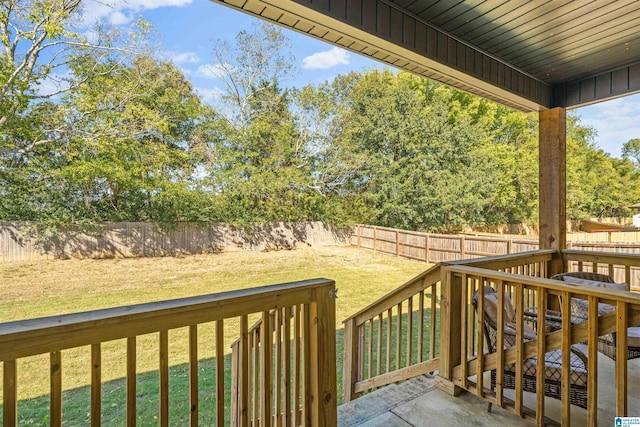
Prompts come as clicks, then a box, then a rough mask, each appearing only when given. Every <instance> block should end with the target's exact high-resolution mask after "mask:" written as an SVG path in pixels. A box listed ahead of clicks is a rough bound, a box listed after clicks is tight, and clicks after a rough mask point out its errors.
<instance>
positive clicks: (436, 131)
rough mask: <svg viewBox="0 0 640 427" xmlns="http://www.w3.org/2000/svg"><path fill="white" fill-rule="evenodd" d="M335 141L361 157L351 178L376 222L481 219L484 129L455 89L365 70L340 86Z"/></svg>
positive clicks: (434, 224)
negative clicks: (343, 92)
mask: <svg viewBox="0 0 640 427" xmlns="http://www.w3.org/2000/svg"><path fill="white" fill-rule="evenodd" d="M347 91H348V96H347V97H345V98H344V99H345V100H346V102H347V103H348V106H347V107H344V108H343V109H341V110H340V111H342V113H341V115H342V117H341V123H340V128H341V133H342V136H341V138H344V141H350V144H351V147H350V148H351V150H353V151H354V152H356V153H358V154H359V155H362V156H363V157H364V158H366V159H367V163H366V164H364V165H362V167H361V168H360V169H359V170H358V173H357V176H355V177H354V178H353V179H352V184H351V185H352V191H353V192H354V193H355V194H360V195H361V197H363V198H364V200H365V201H366V203H367V204H369V205H370V206H371V207H372V208H373V209H374V210H375V212H376V217H377V218H376V221H377V223H379V224H381V225H386V226H393V227H401V228H409V229H417V230H429V231H446V230H449V229H452V228H455V227H457V226H462V225H466V224H474V223H477V222H480V221H481V213H482V211H483V209H484V205H485V200H486V196H487V195H488V194H490V193H491V191H492V187H493V184H492V182H491V180H488V179H486V174H485V173H483V162H484V158H483V156H482V154H481V153H480V152H479V151H478V147H479V146H480V145H481V144H482V142H483V140H484V138H486V137H487V134H486V132H484V131H483V129H482V127H481V126H480V125H479V124H478V123H477V121H476V123H474V118H473V117H472V116H471V115H470V114H468V113H466V112H465V111H466V110H465V109H464V108H461V106H460V104H459V102H458V101H457V100H456V96H457V95H456V93H455V92H454V91H453V90H451V89H449V88H446V87H444V86H440V85H438V84H436V83H432V82H429V81H427V80H424V79H421V78H419V77H416V76H413V75H411V74H408V73H404V72H400V73H398V74H397V75H395V74H393V73H391V72H389V71H383V72H379V71H375V70H374V71H371V72H368V73H367V74H365V75H362V76H361V77H360V79H358V81H357V82H356V83H355V84H353V85H351V86H350V87H348V88H347Z"/></svg>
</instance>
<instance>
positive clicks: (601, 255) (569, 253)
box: [562, 249, 640, 267]
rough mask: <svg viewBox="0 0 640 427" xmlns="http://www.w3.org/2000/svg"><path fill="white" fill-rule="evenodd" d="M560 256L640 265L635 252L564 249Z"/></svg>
mask: <svg viewBox="0 0 640 427" xmlns="http://www.w3.org/2000/svg"><path fill="white" fill-rule="evenodd" d="M562 256H563V257H564V259H565V260H566V261H587V262H595V263H602V264H622V265H629V266H634V267H640V257H639V256H638V255H637V254H626V253H622V252H600V251H579V250H575V249H565V250H563V251H562ZM620 261H622V262H620Z"/></svg>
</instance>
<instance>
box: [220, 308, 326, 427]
mask: <svg viewBox="0 0 640 427" xmlns="http://www.w3.org/2000/svg"><path fill="white" fill-rule="evenodd" d="M308 315H309V313H308V311H305V307H304V306H302V305H296V306H293V307H283V308H278V309H276V310H272V311H271V312H270V313H269V315H268V318H265V316H263V317H262V318H261V319H260V320H259V321H257V322H256V323H255V324H254V325H253V326H252V327H251V328H249V331H248V335H247V346H248V347H247V349H248V352H249V353H248V360H249V364H248V371H247V376H248V377H249V378H253V380H252V381H249V383H248V384H241V383H238V381H233V387H232V393H233V394H232V395H231V424H232V425H236V424H237V423H236V422H235V421H236V420H238V419H240V417H241V412H242V408H241V405H240V397H241V396H242V395H243V394H246V395H247V396H248V397H249V401H248V410H249V413H248V419H249V422H250V424H251V425H259V424H260V419H261V417H262V416H263V414H262V410H263V406H264V405H266V404H267V402H268V401H273V402H272V406H273V410H272V424H273V425H286V426H291V425H294V426H299V425H301V420H303V419H305V418H306V414H305V408H304V406H303V405H302V404H301V402H302V399H303V396H304V393H303V390H304V388H305V387H306V386H308V384H309V383H308V381H307V379H306V378H307V376H308V374H309V372H306V376H305V371H304V370H303V369H304V368H305V364H304V363H303V361H304V360H305V358H306V357H309V356H310V352H311V351H316V349H312V347H311V346H310V342H309V340H308V339H305V337H306V336H308V334H305V333H304V332H303V327H305V326H306V325H308V322H309V320H308V319H305V317H306V316H308ZM231 348H232V358H231V366H232V368H231V369H232V378H234V379H235V378H242V375H243V374H242V369H241V367H242V366H241V363H240V360H241V357H242V346H241V340H237V341H235V342H234V343H233V344H232V345H231ZM267 354H271V355H272V365H271V367H270V369H272V370H273V371H272V374H273V375H274V379H276V380H275V381H273V383H272V385H271V390H269V391H268V390H266V389H263V388H261V387H260V382H259V380H258V379H259V378H260V377H261V374H262V373H261V369H263V368H262V366H264V365H263V364H262V362H261V361H262V358H263V357H265V355H267ZM243 387H247V389H246V390H245V389H243Z"/></svg>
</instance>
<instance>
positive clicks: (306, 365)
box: [302, 304, 313, 426]
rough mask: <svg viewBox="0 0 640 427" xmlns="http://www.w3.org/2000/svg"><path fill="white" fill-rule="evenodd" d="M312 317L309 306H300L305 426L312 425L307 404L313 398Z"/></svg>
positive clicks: (310, 413)
mask: <svg viewBox="0 0 640 427" xmlns="http://www.w3.org/2000/svg"><path fill="white" fill-rule="evenodd" d="M312 324H313V317H312V316H311V310H310V305H309V304H304V305H303V306H302V420H303V421H302V422H303V423H304V424H305V425H309V426H310V425H313V420H312V416H313V414H312V411H309V409H310V408H309V402H310V401H311V399H312V398H313V391H312V381H311V357H313V355H312V349H311V325H312Z"/></svg>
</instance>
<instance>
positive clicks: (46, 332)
mask: <svg viewBox="0 0 640 427" xmlns="http://www.w3.org/2000/svg"><path fill="white" fill-rule="evenodd" d="M334 295H335V286H334V282H333V281H331V280H327V279H314V280H308V281H304V282H296V283H288V284H281V285H273V286H265V287H261V288H254V289H245V290H239V291H233V292H224V293H219V294H211V295H206V296H198V297H191V298H184V299H178V300H171V301H163V302H155V303H148V304H141V305H136V306H129V307H119V308H112V309H106V310H97V311H92V312H86V313H78V314H70V315H64V316H56V317H49V318H42V319H33V320H25V321H18V322H11V323H4V324H0V361H1V362H2V364H3V376H2V377H3V418H2V419H3V425H4V426H5V427H10V426H15V425H17V423H18V406H17V401H18V394H17V391H18V388H19V387H20V382H21V378H20V377H21V376H20V375H19V372H18V369H17V365H18V363H19V361H20V359H21V358H26V357H29V356H33V355H41V354H49V359H50V373H49V375H48V378H43V379H42V380H43V381H48V382H50V413H49V421H50V424H51V425H52V426H61V425H62V424H63V420H64V413H63V408H62V391H63V390H62V377H63V375H64V353H65V350H67V349H71V348H76V347H82V346H89V347H88V349H89V348H90V359H91V363H90V364H87V366H86V370H87V376H90V378H91V387H90V388H91V408H90V409H88V411H90V422H91V425H92V426H99V425H100V424H101V421H102V419H101V417H102V409H103V408H102V405H101V402H102V396H101V391H102V390H101V383H102V378H101V366H102V363H103V361H102V359H103V357H102V354H101V349H102V346H103V343H106V342H107V341H111V340H117V339H122V338H124V339H126V342H127V344H126V348H127V353H126V361H123V363H126V372H127V375H126V390H127V394H126V402H122V404H123V405H126V419H127V425H130V426H131V425H135V424H136V375H137V372H136V338H137V337H139V336H141V335H144V334H153V333H156V334H158V336H159V346H158V349H157V352H158V361H159V363H158V365H159V368H158V371H159V409H158V422H159V424H160V425H161V426H167V425H168V424H169V393H170V390H169V381H168V380H169V378H168V377H169V331H170V330H173V329H176V328H183V327H188V330H189V346H188V349H185V351H187V352H188V359H189V378H190V381H189V385H188V388H189V392H188V393H189V396H190V397H189V399H190V404H189V408H190V412H189V414H184V416H185V418H188V419H190V424H191V425H198V412H199V407H200V406H199V401H198V391H199V389H198V386H199V385H198V341H199V340H198V326H199V325H202V324H210V325H211V326H212V327H214V329H215V339H214V343H206V345H208V346H210V345H215V349H216V363H215V366H216V368H215V369H216V385H215V395H216V408H211V409H214V410H215V412H216V416H215V418H216V425H219V426H221V425H227V424H228V423H229V421H233V425H241V426H248V425H257V424H256V421H259V422H260V425H270V424H271V420H272V417H273V416H275V414H280V413H282V410H281V406H280V405H283V407H286V408H293V407H295V408H297V409H296V411H297V412H296V411H293V410H291V411H289V410H287V411H286V413H285V415H284V417H285V419H286V418H287V413H288V412H296V413H297V414H299V418H296V421H297V423H296V425H312V426H326V425H335V424H336V422H337V421H336V419H337V415H336V371H335V366H336V359H335V348H336V347H335V300H334ZM274 313H275V314H274ZM251 314H258V315H261V316H262V321H263V322H264V323H265V324H267V325H271V324H272V323H273V325H274V326H275V325H278V326H277V327H274V328H271V327H268V328H265V329H262V330H261V331H260V343H259V345H260V351H254V350H255V349H256V347H255V345H254V344H252V343H251V342H250V334H249V315H251ZM290 315H292V316H293V319H294V321H293V325H294V326H293V327H292V326H291V325H290V323H289V319H291V318H290V317H289V316H290ZM238 318H239V328H230V327H229V325H231V324H233V323H234V322H233V321H229V322H227V320H228V319H229V320H236V319H238ZM272 319H275V320H274V321H272ZM212 322H213V323H212ZM287 325H289V326H287ZM231 329H233V330H231ZM283 331H284V333H283ZM287 331H288V332H289V334H288V335H287ZM274 333H275V335H274ZM225 334H227V335H231V334H233V335H236V336H238V337H239V343H238V347H239V350H238V356H237V357H236V359H235V370H234V373H235V374H236V375H234V378H233V380H232V382H233V383H234V384H235V385H237V386H238V389H237V390H238V392H237V393H235V394H234V397H233V398H234V402H235V408H236V412H235V413H234V414H232V419H231V420H230V419H228V418H227V419H225V410H224V401H225V399H224V397H223V396H224V395H225V394H226V395H229V394H231V390H230V389H228V388H225V381H224V369H225V368H224V363H223V362H224V345H225ZM274 336H275V338H274ZM277 343H280V344H281V345H280V346H278V345H276V344H277ZM290 343H292V345H290ZM252 345H253V346H254V347H252ZM278 348H282V349H283V350H282V352H281V351H280V350H278ZM287 349H291V351H292V352H293V353H294V354H296V356H295V357H296V364H295V365H294V366H295V367H294V369H293V370H290V369H289V368H287V367H286V366H288V365H286V363H285V365H281V364H280V362H278V360H287V351H289V350H287ZM300 352H301V354H302V356H300ZM272 366H275V370H272ZM281 366H285V367H284V369H282V368H280V367H281ZM297 384H300V386H299V387H297ZM280 388H282V389H283V390H284V389H287V390H290V389H293V390H296V391H294V392H293V394H290V396H291V398H283V399H279V398H277V397H276V398H272V397H271V396H279V395H278V394H275V395H274V394H273V390H279V389H280ZM250 391H251V392H252V393H255V394H254V395H249V392H250ZM171 392H172V393H173V392H175V391H174V390H173V389H172V390H171ZM296 393H297V395H296ZM256 396H257V398H256ZM258 401H259V405H258V404H257V402H258ZM267 420H268V421H267ZM65 421H66V420H65Z"/></svg>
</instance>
